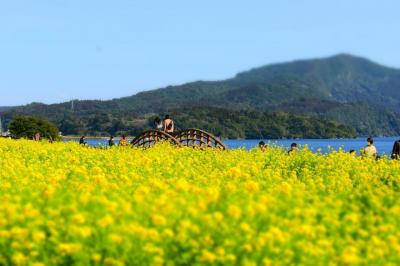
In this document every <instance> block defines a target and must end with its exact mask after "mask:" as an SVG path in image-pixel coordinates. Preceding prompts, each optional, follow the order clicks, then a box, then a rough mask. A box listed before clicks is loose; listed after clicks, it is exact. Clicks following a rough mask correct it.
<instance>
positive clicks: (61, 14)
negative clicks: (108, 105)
mask: <svg viewBox="0 0 400 266" xmlns="http://www.w3.org/2000/svg"><path fill="white" fill-rule="evenodd" d="M399 10H400V1H397V0H391V1H390V0H380V1H376V0H374V1H372V0H371V1H369V0H363V1H361V0H352V1H349V0H326V1H321V0H291V1H289V0H279V1H268V0H263V1H262V0H259V1H258V0H254V1H252V0H248V1H235V0H219V1H216V0H214V1H211V0H202V1H184V0H180V1H178V0H168V1H164V0H163V1H161V0H158V1H152V0H148V1H134V0H115V1H110V0H105V1H102V0H26V1H21V0H9V1H1V2H0V106H8V105H17V104H26V103H29V102H32V101H37V102H44V103H55V102H62V101H68V100H70V99H73V98H74V99H111V98H116V97H121V96H128V95H132V94H135V93H137V92H139V91H142V90H148V89H154V88H159V87H164V86H167V85H174V84H181V83H184V82H188V81H195V80H200V79H202V80H218V79H225V78H229V77H231V76H233V75H234V74H236V73H237V72H240V71H243V70H247V69H249V68H252V67H256V66H260V65H265V64H270V63H275V62H282V61H290V60H294V59H303V58H313V57H324V56H329V55H333V54H336V53H341V52H346V53H352V54H355V55H360V56H364V57H368V58H370V59H372V60H375V61H377V62H379V63H382V64H385V65H389V66H394V67H398V68H400V52H399V47H400V16H399Z"/></svg>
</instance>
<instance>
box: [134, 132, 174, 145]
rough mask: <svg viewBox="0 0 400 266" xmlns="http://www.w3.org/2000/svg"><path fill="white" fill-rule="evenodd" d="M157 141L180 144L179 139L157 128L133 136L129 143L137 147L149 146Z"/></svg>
mask: <svg viewBox="0 0 400 266" xmlns="http://www.w3.org/2000/svg"><path fill="white" fill-rule="evenodd" d="M159 141H169V142H170V143H171V144H173V145H178V146H179V145H180V143H179V141H178V140H177V139H176V138H175V137H173V136H171V135H170V134H168V133H166V132H164V131H159V130H147V131H144V132H142V133H141V134H140V135H138V136H137V137H135V138H134V139H133V140H132V141H131V145H133V146H137V147H143V148H147V147H151V146H153V145H154V144H155V143H157V142H159Z"/></svg>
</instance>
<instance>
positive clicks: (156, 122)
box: [154, 116, 164, 131]
mask: <svg viewBox="0 0 400 266" xmlns="http://www.w3.org/2000/svg"><path fill="white" fill-rule="evenodd" d="M154 127H155V128H156V130H160V131H162V130H163V128H164V126H163V122H162V121H161V119H160V118H159V117H158V116H157V117H156V118H155V119H154Z"/></svg>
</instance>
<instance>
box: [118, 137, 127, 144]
mask: <svg viewBox="0 0 400 266" xmlns="http://www.w3.org/2000/svg"><path fill="white" fill-rule="evenodd" d="M119 146H128V139H127V137H126V136H125V135H122V137H121V139H120V140H119Z"/></svg>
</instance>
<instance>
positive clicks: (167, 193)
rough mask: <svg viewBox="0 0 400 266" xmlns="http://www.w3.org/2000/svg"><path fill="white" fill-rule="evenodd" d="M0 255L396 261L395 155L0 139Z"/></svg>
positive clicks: (124, 260) (399, 215)
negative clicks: (378, 156)
mask: <svg viewBox="0 0 400 266" xmlns="http://www.w3.org/2000/svg"><path fill="white" fill-rule="evenodd" d="M0 153H1V156H0V265H35V266H39V265H203V264H216V265H399V264H400V230H399V228H400V193H399V177H400V162H399V161H392V160H387V159H382V160H379V161H375V160H372V159H361V158H358V157H357V158H356V157H353V156H352V155H349V154H346V153H343V152H333V153H331V154H328V155H321V154H316V153H312V152H310V151H307V150H306V149H303V150H301V151H299V152H298V153H297V154H292V155H287V154H286V151H285V150H283V149H281V148H269V149H268V150H267V152H265V153H262V152H260V151H258V150H251V151H245V150H229V151H217V150H206V151H202V150H198V149H193V148H175V147H170V146H169V145H166V144H164V145H158V146H156V147H154V148H151V149H147V150H140V149H134V148H119V147H115V148H112V149H94V148H87V147H80V146H78V145H77V144H74V143H54V144H49V143H38V142H32V141H26V140H19V141H15V140H6V139H0Z"/></svg>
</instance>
